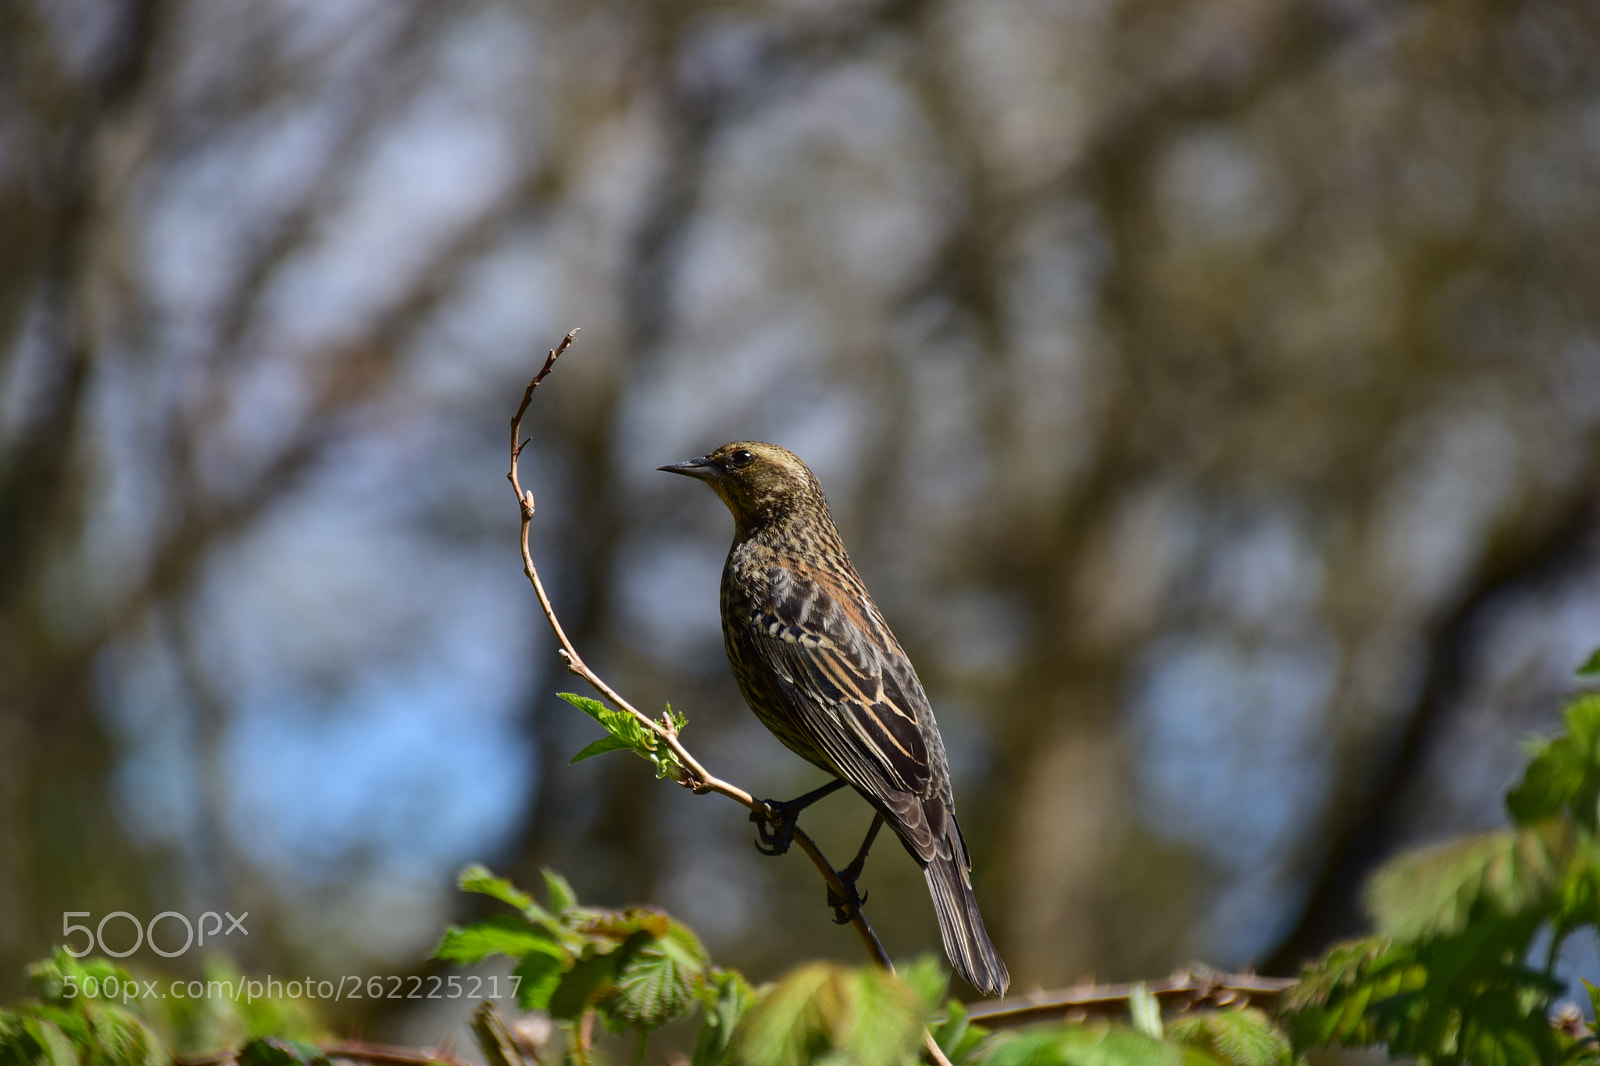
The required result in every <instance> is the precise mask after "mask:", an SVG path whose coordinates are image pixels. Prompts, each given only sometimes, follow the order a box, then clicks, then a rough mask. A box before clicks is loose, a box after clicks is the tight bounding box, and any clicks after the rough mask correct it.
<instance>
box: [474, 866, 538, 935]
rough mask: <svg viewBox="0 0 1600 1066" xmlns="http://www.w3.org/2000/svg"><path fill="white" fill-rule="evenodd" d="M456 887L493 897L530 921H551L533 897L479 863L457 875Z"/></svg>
mask: <svg viewBox="0 0 1600 1066" xmlns="http://www.w3.org/2000/svg"><path fill="white" fill-rule="evenodd" d="M456 886H457V887H458V888H460V889H461V890H462V891H463V892H477V893H478V894H480V895H484V896H489V897H492V898H494V899H497V900H499V901H500V902H501V903H504V904H507V905H508V906H512V907H515V908H516V909H517V910H519V911H521V912H522V913H523V914H524V915H525V916H527V918H528V919H529V920H530V921H535V922H547V921H550V920H551V919H550V915H549V913H548V912H546V911H545V909H544V908H543V907H541V906H539V905H538V904H537V903H535V902H534V901H533V897H532V896H530V895H528V894H527V893H526V892H524V891H522V890H521V889H520V888H517V887H516V886H514V885H513V884H512V883H511V882H510V881H507V880H506V879H504V878H502V877H496V876H495V875H494V874H492V873H490V872H489V870H488V869H487V868H486V867H484V866H481V865H479V864H478V863H473V864H472V865H471V866H468V867H465V868H464V869H463V870H462V871H461V872H460V873H459V874H457V875H456Z"/></svg>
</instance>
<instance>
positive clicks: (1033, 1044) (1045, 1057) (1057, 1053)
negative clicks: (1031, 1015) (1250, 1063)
mask: <svg viewBox="0 0 1600 1066" xmlns="http://www.w3.org/2000/svg"><path fill="white" fill-rule="evenodd" d="M983 1061H984V1066H1056V1064H1060V1066H1216V1062H1215V1060H1214V1059H1212V1058H1211V1057H1210V1056H1208V1055H1206V1054H1205V1053H1204V1052H1203V1051H1201V1050H1199V1049H1198V1048H1190V1047H1185V1046H1182V1045H1178V1044H1169V1043H1165V1042H1163V1041H1161V1040H1157V1039H1155V1038H1154V1037H1152V1036H1149V1035H1147V1034H1145V1033H1141V1032H1139V1031H1138V1030H1136V1029H1131V1028H1127V1027H1125V1026H1120V1025H1106V1024H1104V1023H1100V1024H1096V1025H1057V1026H1039V1027H1035V1028H1032V1029H1025V1030H1022V1031H1020V1032H1017V1033H1015V1034H1014V1035H1013V1034H1005V1035H1004V1036H1003V1037H1002V1038H999V1039H997V1040H996V1042H995V1044H994V1049H993V1050H992V1051H990V1052H989V1053H988V1055H987V1056H986V1057H985V1058H984V1060H983Z"/></svg>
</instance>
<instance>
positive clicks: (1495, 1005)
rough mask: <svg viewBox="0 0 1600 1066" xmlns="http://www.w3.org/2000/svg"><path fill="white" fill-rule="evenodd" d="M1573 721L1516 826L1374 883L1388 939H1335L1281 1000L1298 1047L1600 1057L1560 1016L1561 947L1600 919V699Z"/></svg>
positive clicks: (1393, 870) (1536, 763)
mask: <svg viewBox="0 0 1600 1066" xmlns="http://www.w3.org/2000/svg"><path fill="white" fill-rule="evenodd" d="M1594 661H1595V660H1591V662H1594ZM1563 725H1564V726H1565V729H1564V731H1563V732H1562V733H1561V734H1560V735H1558V736H1556V737H1554V738H1550V739H1547V740H1541V741H1538V742H1536V743H1534V744H1532V745H1530V748H1529V753H1530V755H1531V756H1532V758H1531V761H1530V763H1529V765H1528V768H1527V770H1526V772H1525V773H1524V775H1523V778H1522V780H1521V782H1520V783H1518V784H1517V786H1516V787H1515V788H1513V789H1512V790H1511V792H1510V793H1509V794H1508V795H1507V797H1506V808H1507V810H1508V812H1509V813H1510V816H1511V823H1512V824H1511V827H1510V828H1508V829H1505V830H1501V831H1498V832H1491V833H1483V834H1480V835H1477V836H1472V837H1467V838H1465V839H1462V840H1458V841H1452V842H1450V843H1447V844H1443V845H1440V846H1437V847H1431V848H1424V849H1421V850H1418V851H1413V852H1408V853H1406V854H1404V855H1402V856H1400V857H1399V858H1397V859H1395V860H1394V861H1393V862H1391V863H1390V864H1389V865H1388V866H1386V867H1385V868H1384V869H1382V870H1380V871H1379V872H1378V873H1377V874H1376V875H1375V876H1374V877H1373V878H1372V880H1371V881H1370V882H1369V884H1368V886H1367V896H1366V905H1367V910H1368V912H1369V913H1370V915H1371V918H1372V921H1373V925H1374V927H1375V933H1374V935H1372V936H1369V937H1366V938H1364V939H1361V940H1356V941H1352V942H1349V943H1345V944H1340V945H1337V946H1335V947H1334V948H1332V949H1331V950H1330V951H1329V952H1328V953H1327V954H1326V955H1324V956H1323V958H1322V959H1320V960H1319V961H1317V962H1316V963H1314V964H1312V965H1311V966H1309V967H1307V969H1306V970H1305V972H1304V974H1303V975H1302V977H1301V980H1300V982H1299V983H1298V984H1297V985H1296V986H1295V987H1293V988H1292V989H1290V990H1289V991H1288V992H1287V993H1286V994H1285V996H1284V998H1283V1000H1282V1001H1281V1003H1280V1013H1281V1014H1282V1016H1283V1017H1284V1018H1285V1019H1286V1021H1287V1023H1288V1024H1289V1026H1290V1029H1291V1031H1292V1033H1293V1035H1294V1039H1295V1043H1296V1045H1297V1046H1299V1047H1312V1046H1319V1045H1330V1044H1332V1045H1341V1046H1347V1047H1353V1046H1363V1045H1373V1044H1383V1045H1386V1046H1387V1048H1388V1051H1389V1053H1390V1054H1391V1055H1393V1056H1397V1057H1407V1058H1412V1059H1415V1060H1417V1061H1419V1062H1422V1063H1436V1062H1462V1061H1468V1062H1474V1063H1485V1064H1503V1066H1519V1064H1524V1063H1525V1064H1528V1066H1534V1064H1540V1063H1580V1062H1581V1063H1600V1052H1597V1051H1596V1046H1595V1041H1594V1038H1593V1037H1592V1036H1584V1035H1581V1034H1579V1035H1574V1033H1573V1032H1572V1031H1571V1030H1570V1028H1568V1027H1560V1026H1554V1025H1552V1024H1551V1020H1550V1018H1551V1012H1552V1010H1553V1008H1554V1005H1555V1000H1556V997H1557V996H1559V995H1560V994H1561V991H1562V989H1563V985H1562V983H1561V982H1559V981H1558V980H1556V977H1555V963H1556V960H1557V958H1558V957H1559V953H1560V948H1561V944H1562V943H1563V941H1565V940H1566V938H1567V937H1568V936H1570V935H1571V934H1572V933H1574V932H1576V931H1578V930H1580V929H1584V928H1588V929H1594V928H1596V927H1597V926H1600V841H1597V833H1596V816H1597V802H1600V694H1595V693H1589V694H1586V695H1583V696H1580V697H1578V698H1576V699H1574V700H1573V701H1571V702H1570V703H1569V704H1568V705H1567V708H1566V710H1565V713H1564V715H1563ZM1546 939H1547V941H1548V947H1547V949H1546V950H1545V952H1544V958H1543V960H1542V961H1540V960H1536V959H1534V958H1533V955H1534V949H1535V945H1536V944H1538V943H1541V942H1543V941H1544V940H1546Z"/></svg>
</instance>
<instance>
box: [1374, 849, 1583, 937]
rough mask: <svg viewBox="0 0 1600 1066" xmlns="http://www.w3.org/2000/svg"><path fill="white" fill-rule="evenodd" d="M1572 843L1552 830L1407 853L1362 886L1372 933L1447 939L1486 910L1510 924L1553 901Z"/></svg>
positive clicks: (1482, 914) (1481, 915)
mask: <svg viewBox="0 0 1600 1066" xmlns="http://www.w3.org/2000/svg"><path fill="white" fill-rule="evenodd" d="M1570 847H1571V842H1570V839H1568V838H1567V837H1566V836H1565V835H1564V834H1563V833H1562V832H1561V830H1560V827H1559V826H1547V827H1544V831H1542V832H1541V831H1537V830H1534V829H1524V830H1520V831H1498V832H1492V833H1482V834H1479V835H1477V836H1472V837H1466V838H1464V839H1461V840H1455V841H1450V842H1448V843H1446V844H1441V845H1437V846H1435V847H1430V848H1419V849H1417V850H1415V851H1410V852H1406V853H1405V854H1403V855H1401V856H1399V857H1398V858H1397V859H1395V860H1393V861H1392V862H1390V863H1389V864H1388V865H1386V866H1385V867H1383V869H1381V870H1379V871H1378V872H1377V873H1376V874H1374V875H1373V877H1372V878H1371V879H1370V880H1369V881H1368V882H1367V888H1366V892H1365V893H1364V902H1365V903H1366V906H1367V912H1368V914H1369V915H1370V916H1371V918H1372V921H1373V924H1374V925H1375V926H1376V927H1377V930H1378V932H1379V933H1381V934H1383V935H1386V936H1390V937H1393V938H1395V939H1397V940H1415V939H1420V938H1422V937H1429V936H1441V935H1452V934H1455V933H1459V932H1461V931H1462V930H1463V929H1465V928H1466V926H1467V923H1468V922H1469V920H1474V919H1479V918H1482V917H1483V916H1484V914H1485V908H1490V909H1492V910H1493V911H1495V912H1497V913H1499V914H1501V915H1505V916H1513V915H1516V914H1519V913H1521V912H1523V911H1525V910H1528V909H1533V908H1538V907H1539V906H1541V905H1542V904H1544V903H1545V902H1546V901H1547V900H1548V898H1549V897H1550V896H1551V894H1552V893H1553V891H1554V889H1555V887H1556V885H1557V883H1558V880H1559V877H1560V874H1561V865H1562V862H1563V860H1564V857H1565V853H1566V852H1568V851H1569V850H1570Z"/></svg>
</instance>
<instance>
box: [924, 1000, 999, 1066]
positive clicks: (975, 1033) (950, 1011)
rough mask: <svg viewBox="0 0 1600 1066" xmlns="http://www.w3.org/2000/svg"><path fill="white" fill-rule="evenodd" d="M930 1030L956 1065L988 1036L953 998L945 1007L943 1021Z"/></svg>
mask: <svg viewBox="0 0 1600 1066" xmlns="http://www.w3.org/2000/svg"><path fill="white" fill-rule="evenodd" d="M931 1031H932V1033H933V1039H934V1041H935V1042H936V1043H937V1044H938V1045H939V1047H940V1049H941V1050H943V1051H944V1053H945V1057H946V1058H948V1059H949V1060H950V1061H951V1062H952V1063H955V1064H956V1066H961V1063H963V1062H964V1061H966V1059H967V1058H968V1057H969V1056H971V1055H972V1053H973V1051H974V1050H975V1049H976V1048H977V1047H978V1045H979V1044H982V1043H983V1042H984V1041H985V1040H986V1039H988V1036H989V1031H988V1030H987V1029H985V1028H984V1027H983V1026H981V1025H973V1024H972V1022H971V1020H970V1018H969V1016H968V1014H967V1008H966V1007H965V1006H963V1005H962V1004H961V1002H960V1001H959V1000H954V999H952V1000H951V1001H950V1002H949V1003H948V1004H947V1005H946V1007H945V1016H944V1021H942V1022H939V1023H938V1024H937V1025H934V1026H932V1027H931Z"/></svg>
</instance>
